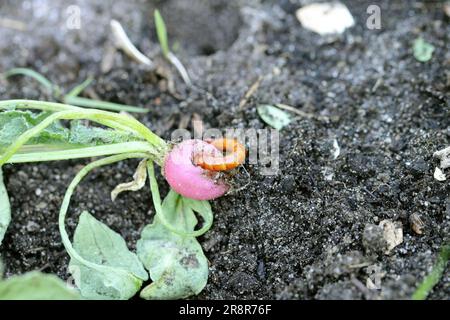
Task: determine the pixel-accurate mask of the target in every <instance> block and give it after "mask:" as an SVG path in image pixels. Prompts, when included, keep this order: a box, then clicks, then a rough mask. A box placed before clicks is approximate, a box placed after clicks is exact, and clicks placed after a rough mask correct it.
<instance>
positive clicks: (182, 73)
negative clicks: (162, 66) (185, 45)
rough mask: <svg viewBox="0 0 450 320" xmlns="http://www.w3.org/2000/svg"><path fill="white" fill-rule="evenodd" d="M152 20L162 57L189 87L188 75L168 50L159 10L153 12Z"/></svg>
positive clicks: (164, 25)
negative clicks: (153, 20) (153, 19)
mask: <svg viewBox="0 0 450 320" xmlns="http://www.w3.org/2000/svg"><path fill="white" fill-rule="evenodd" d="M154 18H155V27H156V34H157V36H158V41H159V44H160V46H161V51H162V53H163V55H164V57H165V58H166V59H167V60H168V61H169V62H170V63H171V64H172V65H173V66H174V67H175V68H176V69H177V70H178V72H179V74H180V76H181V78H183V81H184V82H185V83H186V84H187V85H188V86H191V85H192V82H191V79H190V77H189V74H188V73H187V70H186V68H185V67H184V65H183V64H182V63H181V61H180V60H179V59H178V58H177V56H175V55H174V54H173V53H172V52H171V51H170V49H169V40H168V38H167V28H166V24H165V22H164V19H163V17H162V16H161V14H160V13H159V10H155V13H154Z"/></svg>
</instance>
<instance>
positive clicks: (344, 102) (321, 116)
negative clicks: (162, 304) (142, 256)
mask: <svg viewBox="0 0 450 320" xmlns="http://www.w3.org/2000/svg"><path fill="white" fill-rule="evenodd" d="M309 2H311V1H300V0H281V1H279V2H276V1H227V0H220V1H218V0H214V1H206V0H192V1H185V0H179V1H175V0H167V1H148V2H147V1H137V0H136V1H99V0H95V1H93V0H90V1H87V0H78V1H75V0H70V1H58V2H55V1H50V0H35V1H13V0H6V1H5V0H4V1H1V3H0V19H2V21H3V24H2V25H3V27H1V26H0V37H1V41H0V56H1V59H0V72H3V71H5V70H7V69H9V68H12V67H18V66H25V67H30V68H33V69H35V70H37V71H39V72H42V73H44V74H45V75H46V76H47V77H48V78H50V79H51V80H52V81H53V82H55V83H57V84H59V85H61V86H63V87H65V88H66V89H70V88H71V87H72V86H74V85H75V84H77V83H79V82H81V81H82V80H84V79H85V78H86V77H87V76H88V75H93V76H94V77H95V79H96V82H95V83H94V85H93V86H92V89H93V91H94V92H95V94H96V95H98V96H99V97H100V98H102V99H104V100H109V101H115V102H121V103H127V104H135V105H140V106H145V107H147V108H149V110H150V112H149V113H148V114H146V115H140V116H138V117H139V119H140V120H141V121H143V122H144V123H145V124H146V125H148V126H149V127H150V128H151V129H152V130H154V131H155V132H157V133H158V134H160V135H162V136H163V137H165V138H167V139H168V138H170V134H171V132H172V131H173V130H174V129H176V128H177V127H178V125H179V123H180V121H181V120H182V119H183V117H185V115H190V114H192V113H197V114H199V115H200V116H201V117H202V118H203V121H204V123H205V126H206V127H213V128H221V129H225V128H236V127H241V128H248V127H253V128H266V125H265V124H264V123H263V122H262V121H261V120H260V118H259V117H258V115H257V112H256V106H257V105H258V104H261V103H285V104H288V105H291V106H294V107H295V108H297V109H299V110H302V111H305V112H308V113H311V114H314V115H316V116H318V117H313V118H304V117H303V118H302V117H298V118H297V119H296V120H295V121H294V122H292V123H291V124H290V125H289V126H288V127H287V128H285V129H283V130H282V131H281V134H280V139H281V143H280V168H281V172H280V174H278V175H275V176H264V175H262V174H261V172H260V168H259V167H258V166H257V165H253V166H252V165H247V166H246V169H247V170H248V172H249V173H250V184H249V185H248V186H247V187H246V189H245V190H242V191H240V192H238V193H236V194H233V195H229V196H226V197H223V198H221V199H219V200H216V201H212V206H213V210H214V213H215V222H214V225H213V227H212V229H211V230H210V231H209V232H208V233H207V234H206V235H204V236H203V237H201V239H200V240H201V243H202V245H203V248H204V250H205V254H206V256H207V257H208V259H209V261H210V263H211V266H210V277H209V281H208V285H207V286H206V288H205V289H204V291H203V292H202V293H201V294H200V295H199V296H198V298H200V299H227V298H230V299H254V298H257V299H259V298H265V299H379V298H384V299H401V298H408V297H410V295H411V293H412V292H413V291H414V289H415V287H416V285H417V283H418V282H419V281H420V280H421V279H423V277H424V276H425V275H426V274H427V273H428V272H429V271H430V270H431V267H432V265H433V263H434V261H435V259H436V257H437V254H438V252H439V249H440V247H441V246H442V245H443V243H444V242H445V241H448V236H449V230H450V199H449V194H450V185H449V183H448V182H438V181H436V180H435V179H434V178H433V170H434V167H435V166H436V165H437V160H436V159H433V157H432V154H433V152H435V151H437V150H439V149H442V148H443V147H445V146H448V145H450V129H449V125H450V107H449V95H448V94H449V89H450V72H449V71H448V70H449V66H450V50H449V44H450V42H449V37H450V24H449V18H448V17H446V16H445V13H444V11H443V10H442V7H441V6H440V5H439V2H433V1H423V2H421V1H399V0H398V1H387V0H386V1H356V0H354V1H343V2H344V3H345V4H347V6H348V7H349V9H350V10H351V12H352V14H353V16H354V17H355V20H356V25H355V26H354V27H353V28H351V29H349V30H347V32H345V33H344V34H342V35H337V36H328V37H320V36H318V35H317V34H314V33H312V32H310V31H308V30H305V29H303V28H302V27H301V25H300V24H299V22H298V21H297V20H296V18H295V15H294V12H295V10H296V9H297V8H298V7H300V6H301V5H303V4H305V3H309ZM113 3H114V4H113ZM73 4H75V5H77V6H78V7H79V8H80V9H81V11H80V13H81V29H75V30H73V29H70V28H68V25H67V19H68V18H69V17H68V14H69V12H68V11H67V10H68V9H67V8H68V6H70V5H73ZM369 4H378V5H379V6H380V7H381V13H382V28H381V30H369V29H368V28H367V27H366V19H367V17H368V14H367V13H366V9H367V7H368V5H369ZM155 7H159V8H160V9H161V11H162V14H163V16H164V17H165V18H166V20H167V23H168V29H169V35H170V40H171V42H172V43H173V44H175V45H176V48H178V51H177V55H178V56H179V57H180V59H181V60H182V61H183V62H184V63H185V65H186V66H187V68H188V70H189V73H190V75H191V77H192V80H193V82H194V83H195V84H196V87H197V89H195V90H192V89H188V88H186V87H185V85H184V84H183V83H182V81H181V80H180V79H179V78H178V77H177V76H175V84H176V88H177V90H178V92H179V93H180V95H181V100H178V99H176V98H174V97H173V95H171V94H170V93H168V92H167V90H166V87H167V84H166V83H165V82H164V81H162V79H161V78H155V77H154V76H152V74H151V72H149V71H148V70H146V69H145V68H143V67H142V66H139V65H138V64H137V63H135V62H133V61H131V60H130V59H129V58H128V57H126V56H125V55H123V54H122V53H119V52H117V53H116V54H115V55H114V59H113V65H112V68H111V70H109V71H107V72H104V70H103V71H102V68H101V64H102V59H103V57H104V56H105V54H106V52H107V51H108V48H110V47H111V36H110V29H109V20H110V19H111V18H115V19H117V20H119V21H121V22H122V23H123V25H124V26H125V28H126V30H127V32H128V34H129V36H130V38H131V40H132V41H133V42H134V43H136V44H137V45H138V47H139V48H140V49H141V50H142V51H143V52H145V53H146V54H147V55H149V56H151V57H155V59H157V60H158V58H157V54H158V46H157V42H156V36H155V32H154V27H153V19H152V12H153V9H154V8H155ZM5 18H9V19H15V20H19V21H22V22H23V23H24V25H23V26H22V27H26V29H27V30H25V31H24V30H20V29H21V27H20V26H18V25H14V26H11V25H10V26H9V27H5V26H4V19H5ZM17 29H19V30H17ZM22 29H23V28H22ZM419 35H422V36H423V37H424V38H425V39H426V40H427V41H428V42H431V43H432V44H433V45H434V46H435V48H436V50H435V52H434V55H433V58H432V60H431V61H429V62H427V63H420V62H418V61H416V60H415V58H414V57H413V54H412V49H411V48H412V43H413V41H414V39H415V38H417V37H418V36H419ZM158 61H159V60H158ZM174 74H175V73H174ZM175 75H176V74H175ZM258 77H263V78H262V81H261V84H260V86H259V89H258V90H257V91H256V92H255V94H254V95H253V97H252V98H250V100H249V101H248V103H247V105H246V106H245V107H243V108H239V107H238V105H239V102H240V100H241V99H242V97H243V96H244V94H245V92H246V91H247V90H248V88H249V87H250V86H251V85H252V84H253V83H254V82H255V81H256V80H257V79H258ZM0 81H2V82H1V83H0V84H1V85H0V97H1V99H10V98H28V99H51V97H49V95H48V93H46V92H45V90H43V89H42V87H40V86H39V85H38V84H36V82H34V81H33V80H30V79H24V78H18V77H16V78H14V80H13V81H8V82H6V81H3V80H0ZM189 128H190V127H189ZM334 141H336V142H337V143H338V145H339V147H340V154H339V156H338V157H337V158H336V159H334V157H333V151H334V150H335V149H334V148H333V144H334ZM87 162H88V160H79V161H62V162H54V163H45V164H26V165H7V166H5V167H4V172H5V177H6V185H7V189H8V191H9V193H10V198H11V203H12V210H13V221H12V224H11V225H10V228H9V230H8V232H7V234H6V237H5V239H4V243H3V245H2V249H1V255H2V258H3V260H4V262H5V264H6V275H7V276H9V275H12V274H18V273H22V272H25V271H28V270H33V269H41V270H43V271H45V272H52V273H56V274H58V275H59V276H60V277H62V278H64V279H66V278H67V277H68V276H69V275H68V273H67V269H66V268H67V264H68V255H67V254H66V253H65V250H64V248H63V245H62V244H61V241H60V236H59V233H58V228H57V213H58V210H59V206H60V205H61V201H62V196H63V194H64V191H65V189H66V187H67V185H68V184H69V182H70V180H71V179H72V178H73V176H74V175H75V173H76V172H77V170H79V169H80V167H81V166H82V165H83V164H85V163H87ZM136 165H137V162H135V161H134V162H133V161H128V162H123V163H120V164H117V165H113V166H111V167H108V168H104V169H101V170H96V171H95V172H93V173H92V174H91V175H90V176H88V177H87V178H86V180H85V181H84V182H83V183H82V184H81V185H80V187H79V189H78V192H77V193H76V195H75V196H74V198H73V201H72V205H71V208H72V210H71V212H70V218H69V219H68V227H69V229H71V230H73V228H74V227H75V225H76V223H77V221H78V215H79V213H80V212H81V211H83V210H88V211H90V212H91V213H92V214H93V215H95V216H96V217H97V218H99V219H101V220H102V221H103V222H105V223H106V224H108V225H109V226H111V227H112V228H113V229H114V230H117V231H118V232H120V233H121V234H122V236H123V237H124V238H125V239H126V240H127V242H128V244H129V246H130V248H134V247H135V243H136V241H137V239H138V238H139V234H140V231H141V230H142V228H143V227H144V225H145V224H147V223H149V222H150V221H151V218H152V215H153V213H154V211H153V207H152V205H151V199H150V195H149V192H148V190H142V191H139V192H134V193H128V194H126V195H125V194H123V195H121V196H120V197H119V198H118V199H117V200H116V202H115V203H111V202H110V201H109V200H108V199H109V192H110V191H111V189H112V188H114V187H115V185H117V184H118V183H120V182H123V181H124V180H125V181H126V180H129V178H130V177H131V176H132V174H133V172H134V168H135V166H136ZM160 185H161V186H162V191H163V192H164V193H165V192H167V184H166V183H165V182H164V180H163V179H162V178H161V179H160ZM413 214H416V215H419V216H420V218H421V219H422V220H423V221H424V223H425V226H424V229H423V234H422V235H418V234H416V233H415V232H414V231H413V230H412V229H411V224H410V220H411V215H413ZM384 219H391V220H392V221H395V222H398V223H401V225H402V229H403V235H404V238H403V243H402V244H400V245H399V246H397V247H396V248H395V249H393V250H392V252H391V253H390V254H389V255H387V254H385V253H384V252H383V251H384V247H385V243H384V242H383V241H382V239H381V231H380V229H379V228H378V227H377V225H378V224H379V222H380V221H382V220H384ZM373 273H377V274H378V275H379V276H380V278H381V290H368V289H367V288H366V280H367V278H368V277H369V275H370V274H373ZM449 274H450V272H449V267H447V269H446V273H445V275H444V277H443V279H442V280H441V282H440V283H439V284H438V285H437V286H436V287H435V289H434V290H433V292H432V294H431V296H430V298H431V299H449V298H450V275H449Z"/></svg>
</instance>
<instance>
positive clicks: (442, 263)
mask: <svg viewBox="0 0 450 320" xmlns="http://www.w3.org/2000/svg"><path fill="white" fill-rule="evenodd" d="M449 259H450V244H446V245H444V246H443V247H442V249H441V252H440V254H439V256H438V259H437V261H436V264H435V265H434V266H433V269H432V270H431V272H430V274H429V275H427V276H426V277H425V279H423V281H422V283H421V284H420V285H419V287H417V289H416V291H415V292H414V294H413V296H412V299H413V300H425V299H426V298H427V296H428V295H429V294H430V292H431V290H433V287H434V286H435V285H436V284H438V283H439V280H440V279H441V277H442V274H443V273H444V271H445V267H446V266H447V261H448V260H449Z"/></svg>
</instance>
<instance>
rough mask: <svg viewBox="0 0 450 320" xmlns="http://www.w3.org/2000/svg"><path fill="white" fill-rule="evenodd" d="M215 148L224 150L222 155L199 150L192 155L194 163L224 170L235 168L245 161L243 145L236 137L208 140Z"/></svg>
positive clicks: (205, 167)
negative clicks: (224, 153)
mask: <svg viewBox="0 0 450 320" xmlns="http://www.w3.org/2000/svg"><path fill="white" fill-rule="evenodd" d="M209 144H211V145H213V146H214V147H216V148H217V149H219V150H221V151H223V152H226V155H224V156H219V157H218V156H217V155H212V154H210V153H206V152H199V153H198V154H196V155H195V156H194V159H193V160H194V164H195V165H197V166H199V167H201V168H203V169H205V170H210V171H226V170H231V169H234V168H236V167H237V166H239V165H241V164H243V163H244V161H245V147H244V146H243V145H242V144H241V143H239V142H238V141H237V139H227V138H222V139H215V140H212V141H210V142H209Z"/></svg>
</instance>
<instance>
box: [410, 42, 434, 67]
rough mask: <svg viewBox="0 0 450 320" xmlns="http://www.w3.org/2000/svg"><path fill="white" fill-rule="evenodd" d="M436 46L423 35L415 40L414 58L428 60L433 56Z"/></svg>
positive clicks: (421, 60)
mask: <svg viewBox="0 0 450 320" xmlns="http://www.w3.org/2000/svg"><path fill="white" fill-rule="evenodd" d="M433 52H434V46H433V45H432V44H431V43H428V42H426V41H425V40H424V39H423V38H422V37H418V38H417V39H416V40H414V44H413V53H414V58H416V60H417V61H420V62H427V61H429V60H431V58H432V57H433Z"/></svg>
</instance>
